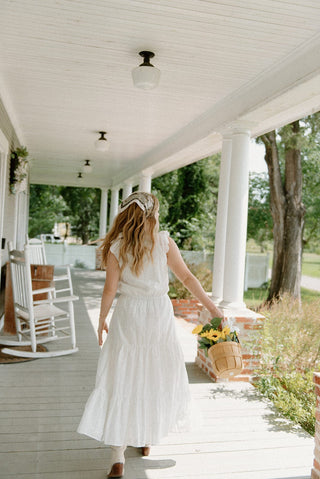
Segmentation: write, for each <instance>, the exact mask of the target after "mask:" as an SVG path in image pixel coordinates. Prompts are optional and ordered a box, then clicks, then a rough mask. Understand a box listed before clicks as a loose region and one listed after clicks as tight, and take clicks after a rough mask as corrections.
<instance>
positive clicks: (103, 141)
mask: <svg viewBox="0 0 320 479" xmlns="http://www.w3.org/2000/svg"><path fill="white" fill-rule="evenodd" d="M106 134H107V132H106V131H99V135H100V138H98V139H97V140H96V141H95V142H94V146H95V147H96V150H98V151H107V150H108V149H109V143H108V141H107V138H105V135H106Z"/></svg>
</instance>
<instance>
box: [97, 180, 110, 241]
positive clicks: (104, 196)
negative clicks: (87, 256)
mask: <svg viewBox="0 0 320 479" xmlns="http://www.w3.org/2000/svg"><path fill="white" fill-rule="evenodd" d="M108 191H109V190H108V188H101V200H100V218H99V238H102V237H103V236H105V234H106V232H107V217H108Z"/></svg>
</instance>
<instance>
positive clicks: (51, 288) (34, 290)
mask: <svg viewBox="0 0 320 479" xmlns="http://www.w3.org/2000/svg"><path fill="white" fill-rule="evenodd" d="M54 290H55V288H54V287H50V288H41V289H33V290H32V295H34V294H41V293H50V292H51V293H53V292H54Z"/></svg>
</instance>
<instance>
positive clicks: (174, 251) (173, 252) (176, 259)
mask: <svg viewBox="0 0 320 479" xmlns="http://www.w3.org/2000/svg"><path fill="white" fill-rule="evenodd" d="M168 266H169V268H170V269H171V271H172V272H173V273H174V274H175V275H176V277H177V278H178V279H179V280H180V281H181V283H182V284H183V285H184V286H185V287H186V288H187V289H188V290H189V291H190V293H191V294H193V296H195V297H196V298H197V299H198V300H199V301H200V303H201V304H203V306H204V307H205V308H207V309H208V311H210V313H211V314H212V316H213V317H215V318H223V313H222V312H221V311H220V310H219V309H218V308H217V307H216V305H215V304H214V303H213V301H211V299H210V298H209V297H208V295H207V294H206V292H205V291H204V289H203V288H202V286H201V284H200V282H199V280H198V279H197V278H196V277H195V276H194V275H193V274H192V273H191V271H190V270H189V268H188V267H187V265H186V264H185V262H184V261H183V258H182V256H181V253H180V251H179V248H178V246H177V245H176V243H175V242H174V241H173V239H172V238H169V251H168Z"/></svg>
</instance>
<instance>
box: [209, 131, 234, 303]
mask: <svg viewBox="0 0 320 479" xmlns="http://www.w3.org/2000/svg"><path fill="white" fill-rule="evenodd" d="M231 153H232V139H231V135H230V134H226V135H224V136H223V141H222V152H221V164H220V176H219V193H218V208H217V220H216V234H215V244H214V259H213V282H212V300H213V301H214V302H215V303H219V302H220V301H222V299H223V278H224V263H225V247H226V235H227V217H228V196H229V181H230V164H231Z"/></svg>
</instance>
